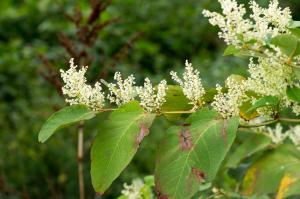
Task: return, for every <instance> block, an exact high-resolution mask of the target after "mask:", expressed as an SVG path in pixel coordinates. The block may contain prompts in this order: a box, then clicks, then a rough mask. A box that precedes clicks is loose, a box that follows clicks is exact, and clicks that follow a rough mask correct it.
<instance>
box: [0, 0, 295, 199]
mask: <svg viewBox="0 0 300 199" xmlns="http://www.w3.org/2000/svg"><path fill="white" fill-rule="evenodd" d="M240 2H241V1H240ZM246 2H247V1H246ZM260 2H261V4H267V2H268V1H267V0H261V1H260ZM282 5H283V6H289V7H290V8H291V9H292V11H293V14H294V15H293V16H294V19H295V20H299V19H300V16H299V12H297V11H298V10H299V9H300V2H299V1H298V0H285V1H282ZM0 8H1V14H0V127H1V128H0V129H1V130H0V198H78V179H77V160H76V144H77V137H76V133H75V127H74V128H69V129H68V130H63V131H65V132H64V133H58V134H57V135H56V136H54V137H53V138H51V139H50V140H49V142H47V143H46V144H39V143H38V141H37V133H38V131H39V129H40V127H41V125H42V123H43V122H44V121H45V120H46V118H47V117H48V116H49V115H50V114H51V113H52V112H54V110H57V109H58V108H59V107H62V106H64V105H65V104H64V101H63V100H62V99H61V98H60V96H59V95H58V94H57V92H56V91H55V88H54V87H53V86H52V85H50V84H49V83H48V82H47V81H45V79H44V78H43V77H42V76H41V73H40V72H41V71H44V70H45V66H44V64H43V63H42V62H41V60H40V59H39V58H38V55H39V54H43V55H45V56H46V57H48V58H49V60H51V61H52V62H53V63H55V64H54V66H55V67H56V68H67V67H68V60H69V57H68V55H67V53H66V52H65V50H64V48H63V47H62V46H61V44H60V43H59V40H58V35H59V34H62V33H63V34H66V35H69V36H71V37H72V35H74V34H75V27H74V25H72V23H70V21H69V20H68V19H67V18H66V13H71V12H72V11H73V10H74V8H79V9H80V10H81V11H82V13H83V15H86V16H87V15H88V13H89V9H90V7H89V3H88V1H84V0H80V1H71V0H55V1H51V0H40V1H35V0H5V1H0ZM204 8H206V9H209V10H218V9H219V7H218V4H217V1H212V0H202V1H199V0H186V1H182V0H172V1H166V0H156V1H149V0H148V1H146V0H114V1H113V3H112V5H111V6H109V7H108V9H107V10H106V11H105V12H104V13H103V15H102V16H101V17H102V19H109V18H112V17H119V18H120V20H118V21H117V22H116V23H113V24H111V25H109V26H107V27H106V28H105V29H103V30H102V31H101V32H100V36H99V38H98V39H97V40H96V41H95V45H94V47H93V48H92V49H90V50H89V52H88V53H89V54H90V55H91V56H92V57H93V58H94V61H93V62H92V63H91V67H90V68H92V70H91V71H90V73H89V75H90V78H91V80H93V79H94V78H95V74H98V73H100V71H101V69H103V68H104V69H105V72H106V73H107V76H108V79H109V78H111V75H112V74H113V73H114V72H115V71H116V70H120V71H121V72H123V73H125V74H128V75H129V74H131V73H134V74H135V76H136V77H137V81H141V80H142V79H143V78H145V77H146V76H150V77H151V78H152V79H154V80H158V79H162V78H165V77H167V76H168V74H169V71H170V70H176V71H178V72H180V71H181V70H182V69H183V64H184V61H185V59H189V60H190V61H192V63H193V64H194V66H195V67H196V68H198V69H199V70H200V71H201V76H202V77H203V80H204V85H205V86H206V87H208V86H214V85H215V84H216V83H222V82H223V81H224V79H225V77H227V76H228V75H229V74H231V73H236V74H246V72H245V67H244V66H246V63H247V60H242V59H236V58H233V57H222V56H221V55H222V53H223V50H224V44H223V42H222V41H221V40H219V39H218V38H217V29H216V28H214V27H212V26H210V25H209V24H208V21H207V19H204V17H203V16H202V14H201V12H202V10H203V9H204ZM136 33H140V36H139V37H138V38H137V40H136V41H135V42H133V43H132V44H130V48H129V52H128V56H126V57H125V58H123V59H121V60H117V62H116V64H115V67H110V66H111V62H112V59H111V58H112V57H113V56H114V55H115V53H116V52H117V51H118V49H119V48H121V47H122V46H123V45H124V44H126V42H127V41H128V40H129V39H130V38H131V37H132V35H134V34H136ZM99 120H101V118H98V121H99ZM97 126H99V124H98V123H97V120H93V121H92V122H88V123H87V124H86V130H85V149H86V150H85V159H84V160H85V182H86V190H87V191H86V192H87V196H88V197H87V198H94V197H95V194H94V191H93V189H92V187H91V184H90V183H91V179H90V176H89V170H90V164H89V162H90V161H89V155H88V154H89V151H88V150H89V146H90V144H91V140H92V138H93V137H94V136H95V134H96V133H97V129H98V128H96V127H97ZM168 126H169V124H168V123H167V122H166V121H165V120H163V119H161V120H159V121H158V122H156V123H155V125H154V126H153V127H151V128H152V129H151V131H152V132H153V133H151V134H150V135H149V137H148V139H146V140H145V142H144V143H143V144H142V146H141V150H139V152H138V154H137V156H136V157H135V158H134V160H133V162H132V163H131V164H130V165H129V166H128V167H127V169H126V170H125V171H124V172H123V173H122V174H121V177H120V178H118V179H117V181H116V182H115V183H114V184H113V186H112V187H111V188H110V190H109V191H108V193H107V195H106V196H105V198H116V196H117V195H118V193H119V192H120V189H121V188H122V184H123V183H124V182H125V181H127V182H129V181H131V179H132V178H134V177H138V176H145V175H149V174H153V167H154V165H153V163H154V154H155V151H156V145H157V141H158V140H159V139H160V138H161V137H162V135H163V134H164V133H165V132H163V131H162V129H166V128H167V127H168Z"/></svg>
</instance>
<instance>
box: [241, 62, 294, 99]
mask: <svg viewBox="0 0 300 199" xmlns="http://www.w3.org/2000/svg"><path fill="white" fill-rule="evenodd" d="M248 71H249V73H250V77H249V78H248V79H247V83H246V84H247V89H248V90H251V91H254V92H256V93H257V94H259V95H263V96H268V95H271V96H278V97H279V98H284V97H285V96H286V89H287V87H288V86H290V85H291V84H292V83H293V70H292V68H291V67H289V66H286V65H283V64H280V63H278V62H276V61H275V60H273V59H270V58H259V59H258V64H254V63H253V59H250V64H249V70H248Z"/></svg>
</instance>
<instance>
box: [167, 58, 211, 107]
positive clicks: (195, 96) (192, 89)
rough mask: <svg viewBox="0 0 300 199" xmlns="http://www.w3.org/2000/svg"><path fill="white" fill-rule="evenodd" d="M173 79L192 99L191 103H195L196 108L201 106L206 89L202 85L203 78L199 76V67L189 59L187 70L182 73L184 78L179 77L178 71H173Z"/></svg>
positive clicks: (186, 63) (186, 65) (186, 64)
mask: <svg viewBox="0 0 300 199" xmlns="http://www.w3.org/2000/svg"><path fill="white" fill-rule="evenodd" d="M170 74H171V76H172V79H173V80H174V81H175V82H177V83H178V84H179V85H180V87H181V89H182V91H183V94H184V95H185V96H186V97H187V98H188V99H189V100H190V101H191V102H190V103H191V104H193V105H194V108H193V109H194V110H195V109H197V108H199V106H201V105H202V104H201V103H202V102H201V98H202V97H203V95H204V94H205V90H204V88H203V86H202V82H201V79H200V77H199V74H200V72H199V71H198V70H197V69H194V68H193V66H192V64H191V63H189V62H188V61H187V60H186V62H185V71H184V73H183V75H182V78H183V79H181V78H179V77H178V75H177V73H176V72H174V71H171V73H170Z"/></svg>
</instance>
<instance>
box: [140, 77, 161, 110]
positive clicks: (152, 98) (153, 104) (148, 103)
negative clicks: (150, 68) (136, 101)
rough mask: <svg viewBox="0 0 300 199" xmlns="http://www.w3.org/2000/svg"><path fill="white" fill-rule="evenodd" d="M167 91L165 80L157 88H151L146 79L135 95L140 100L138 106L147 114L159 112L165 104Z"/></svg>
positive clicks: (148, 80)
mask: <svg viewBox="0 0 300 199" xmlns="http://www.w3.org/2000/svg"><path fill="white" fill-rule="evenodd" d="M166 90H167V82H166V80H162V81H161V82H160V83H159V84H158V86H157V88H153V86H152V84H151V82H150V79H149V78H146V79H145V83H144V86H143V87H138V88H137V93H138V96H139V98H140V100H141V101H140V105H141V106H142V107H143V108H144V109H145V110H146V111H147V112H159V111H160V109H161V106H162V105H163V103H165V101H166V100H165V97H166Z"/></svg>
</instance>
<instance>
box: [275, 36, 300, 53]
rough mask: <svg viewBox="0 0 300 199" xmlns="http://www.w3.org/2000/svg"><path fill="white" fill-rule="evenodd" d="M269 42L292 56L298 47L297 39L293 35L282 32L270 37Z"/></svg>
mask: <svg viewBox="0 0 300 199" xmlns="http://www.w3.org/2000/svg"><path fill="white" fill-rule="evenodd" d="M271 44H273V45H275V46H277V47H279V48H280V50H281V51H282V52H283V53H284V54H286V55H287V56H288V57H293V56H294V55H295V52H296V51H297V47H298V39H297V37H296V36H295V35H290V34H283V35H279V36H277V37H274V38H272V39H271Z"/></svg>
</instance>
